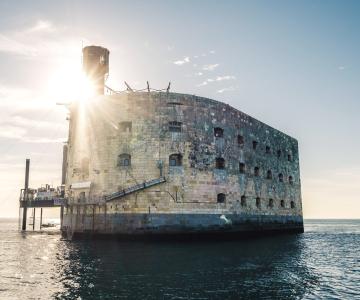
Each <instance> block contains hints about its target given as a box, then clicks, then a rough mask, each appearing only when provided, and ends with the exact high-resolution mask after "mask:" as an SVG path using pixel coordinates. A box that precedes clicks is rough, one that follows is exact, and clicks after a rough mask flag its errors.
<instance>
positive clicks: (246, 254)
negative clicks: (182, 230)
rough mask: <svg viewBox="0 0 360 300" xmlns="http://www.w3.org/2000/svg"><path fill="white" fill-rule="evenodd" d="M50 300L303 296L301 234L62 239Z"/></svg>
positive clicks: (310, 281)
mask: <svg viewBox="0 0 360 300" xmlns="http://www.w3.org/2000/svg"><path fill="white" fill-rule="evenodd" d="M62 245H63V246H62V247H63V248H64V249H59V250H61V252H62V253H63V255H62V257H61V255H59V260H58V265H57V266H56V268H57V269H58V270H59V280H60V282H62V284H63V290H62V291H58V292H56V293H54V297H55V298H59V299H60V298H64V297H69V298H77V297H81V298H84V299H89V298H93V299H99V298H104V299H107V298H108V299H112V298H115V297H116V296H120V295H121V296H122V297H127V298H132V299H143V298H146V299H160V298H165V299H175V298H186V299H217V298H240V297H241V298H267V299H274V298H279V297H280V298H283V299H284V298H285V299H286V298H291V299H293V298H302V297H303V295H304V294H305V293H306V291H307V290H309V288H311V287H312V286H313V285H314V284H316V282H317V278H316V276H314V275H312V274H311V272H310V271H309V270H308V268H307V266H306V263H305V262H304V261H303V257H302V251H304V247H305V245H304V241H303V239H302V235H296V236H294V235H290V236H279V237H272V238H257V239H249V240H245V241H241V242H222V243H211V242H206V243H204V242H201V243H174V242H172V243H170V242H162V243H158V242H157V243H155V242H154V243H148V242H147V243H134V242H131V243H125V242H115V241H101V242H97V243H92V242H90V241H82V242H72V243H69V242H64V243H63V244H62Z"/></svg>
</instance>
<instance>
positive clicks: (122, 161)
mask: <svg viewBox="0 0 360 300" xmlns="http://www.w3.org/2000/svg"><path fill="white" fill-rule="evenodd" d="M118 166H120V167H130V166H131V155H130V154H127V153H123V154H120V155H119V156H118Z"/></svg>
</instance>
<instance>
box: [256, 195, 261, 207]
mask: <svg viewBox="0 0 360 300" xmlns="http://www.w3.org/2000/svg"><path fill="white" fill-rule="evenodd" d="M256 207H257V208H260V207H261V202H260V197H256Z"/></svg>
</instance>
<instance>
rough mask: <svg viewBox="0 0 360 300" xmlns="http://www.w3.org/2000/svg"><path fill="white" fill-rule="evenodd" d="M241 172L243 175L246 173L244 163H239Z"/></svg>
mask: <svg viewBox="0 0 360 300" xmlns="http://www.w3.org/2000/svg"><path fill="white" fill-rule="evenodd" d="M239 172H240V173H241V174H244V173H245V164H244V163H239Z"/></svg>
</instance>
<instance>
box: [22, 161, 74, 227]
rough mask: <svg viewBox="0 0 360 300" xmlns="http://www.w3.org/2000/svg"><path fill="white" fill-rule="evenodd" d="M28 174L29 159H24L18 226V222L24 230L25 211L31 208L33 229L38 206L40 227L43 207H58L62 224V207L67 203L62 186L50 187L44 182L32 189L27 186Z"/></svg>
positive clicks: (25, 225)
mask: <svg viewBox="0 0 360 300" xmlns="http://www.w3.org/2000/svg"><path fill="white" fill-rule="evenodd" d="M29 175H30V159H26V167H25V186H24V188H23V189H21V190H20V198H19V227H20V223H21V224H22V225H21V230H22V231H26V227H27V219H28V217H27V212H28V209H32V210H33V213H32V219H33V222H32V224H30V225H31V226H32V229H33V230H35V220H36V218H35V216H36V209H37V208H40V229H41V227H42V216H43V208H55V207H59V208H60V226H62V221H63V216H64V207H65V206H66V204H67V201H66V199H65V198H64V187H63V186H61V187H58V188H57V189H55V188H52V187H50V185H48V184H46V185H45V187H41V188H37V189H32V188H29ZM21 210H22V220H21Z"/></svg>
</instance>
